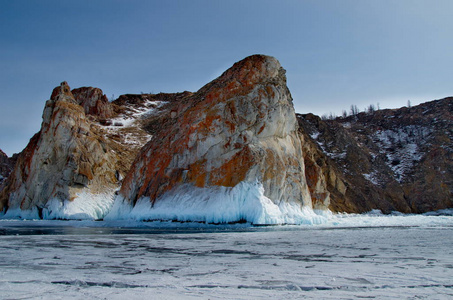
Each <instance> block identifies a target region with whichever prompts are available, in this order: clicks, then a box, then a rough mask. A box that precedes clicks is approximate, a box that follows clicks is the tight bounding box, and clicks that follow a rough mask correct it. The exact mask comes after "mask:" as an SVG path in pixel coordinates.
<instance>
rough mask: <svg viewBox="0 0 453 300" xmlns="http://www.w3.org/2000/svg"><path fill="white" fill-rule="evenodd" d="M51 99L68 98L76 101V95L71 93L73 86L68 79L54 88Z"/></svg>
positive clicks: (67, 99)
mask: <svg viewBox="0 0 453 300" xmlns="http://www.w3.org/2000/svg"><path fill="white" fill-rule="evenodd" d="M50 100H54V101H56V100H66V101H70V102H74V101H73V100H74V95H73V94H72V93H71V88H70V87H69V85H68V83H67V82H66V81H63V82H62V83H60V86H57V87H56V88H54V89H53V91H52V95H51V96H50Z"/></svg>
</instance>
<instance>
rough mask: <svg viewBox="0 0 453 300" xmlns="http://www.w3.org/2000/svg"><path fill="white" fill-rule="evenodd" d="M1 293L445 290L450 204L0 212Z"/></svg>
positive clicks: (452, 234) (315, 294)
mask: <svg viewBox="0 0 453 300" xmlns="http://www.w3.org/2000/svg"><path fill="white" fill-rule="evenodd" d="M0 249H1V250H0V291H1V292H0V298H1V299H61V298H65V299H68V298H69V299H70V298H73V299H208V298H211V299H219V298H221V299H300V298H304V299H358V298H378V299H395V298H402V299H419V298H421V299H451V298H453V280H452V278H453V217H452V216H448V215H446V216H381V215H365V216H364V215H361V216H359V215H355V216H345V215H340V216H334V217H332V218H331V219H330V220H329V222H327V223H326V224H323V225H312V226H308V225H307V226H273V227H251V226H250V225H247V224H237V225H229V226H214V225H205V224H192V223H186V224H180V223H176V224H175V223H156V222H154V223H133V224H131V223H121V222H90V221H79V222H78V221H66V222H65V221H7V220H1V221H0Z"/></svg>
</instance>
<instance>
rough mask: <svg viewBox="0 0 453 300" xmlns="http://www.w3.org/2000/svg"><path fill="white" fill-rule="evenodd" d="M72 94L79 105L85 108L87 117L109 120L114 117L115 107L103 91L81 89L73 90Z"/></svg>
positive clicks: (90, 88)
mask: <svg viewBox="0 0 453 300" xmlns="http://www.w3.org/2000/svg"><path fill="white" fill-rule="evenodd" d="M72 94H73V95H74V99H75V100H76V102H77V104H79V105H80V106H82V107H83V109H84V110H85V114H86V115H93V116H96V117H98V118H100V119H108V118H111V117H112V116H113V114H114V112H113V107H112V105H111V104H110V102H109V101H108V99H107V96H106V95H104V93H103V92H102V90H101V89H99V88H93V87H81V88H78V89H73V90H72Z"/></svg>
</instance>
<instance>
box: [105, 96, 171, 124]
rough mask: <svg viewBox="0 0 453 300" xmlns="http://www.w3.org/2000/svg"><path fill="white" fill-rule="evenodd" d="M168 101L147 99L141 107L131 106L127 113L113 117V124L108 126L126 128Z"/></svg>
mask: <svg viewBox="0 0 453 300" xmlns="http://www.w3.org/2000/svg"><path fill="white" fill-rule="evenodd" d="M166 103H168V102H166V101H151V100H146V101H145V102H144V103H143V106H140V107H132V106H129V107H128V108H127V112H126V113H125V114H122V115H120V116H118V117H117V118H113V119H111V121H112V125H111V126H106V128H109V129H113V130H115V129H118V128H121V127H123V128H126V127H130V126H133V125H134V123H135V121H137V120H140V119H141V118H142V117H143V116H146V115H149V114H151V113H153V112H155V111H156V110H157V109H159V108H161V107H162V106H163V105H164V104H166ZM115 124H116V125H115Z"/></svg>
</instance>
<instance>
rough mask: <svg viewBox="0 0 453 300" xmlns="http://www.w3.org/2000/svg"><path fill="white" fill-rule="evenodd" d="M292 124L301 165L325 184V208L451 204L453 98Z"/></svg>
mask: <svg viewBox="0 0 453 300" xmlns="http://www.w3.org/2000/svg"><path fill="white" fill-rule="evenodd" d="M298 120H299V124H300V130H301V133H302V134H303V136H304V139H305V141H306V143H305V144H304V145H305V150H306V151H305V152H304V154H305V159H306V161H305V163H306V166H307V165H308V166H310V168H311V170H312V171H311V172H312V173H316V174H315V175H317V174H319V175H318V176H313V177H314V178H315V179H317V178H319V180H321V181H323V180H324V181H325V182H326V184H325V185H323V184H321V186H324V187H326V190H327V191H328V192H330V194H331V205H330V208H331V210H333V211H346V212H365V211H369V210H371V209H380V210H382V211H384V212H391V211H401V212H405V213H409V212H412V213H422V212H427V211H432V210H437V209H443V208H448V207H453V156H452V155H453V148H452V139H453V98H445V99H442V100H437V101H431V102H427V103H423V104H421V105H418V106H414V107H410V108H407V107H403V108H401V109H385V110H378V111H374V112H368V113H365V112H363V113H359V114H357V115H354V116H348V117H346V118H336V119H335V120H321V119H320V118H319V117H317V116H314V115H312V114H306V115H298ZM307 156H309V157H307ZM314 170H316V172H315V171H314ZM309 172H310V171H307V173H309Z"/></svg>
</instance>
